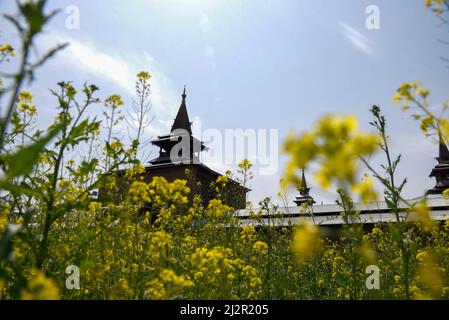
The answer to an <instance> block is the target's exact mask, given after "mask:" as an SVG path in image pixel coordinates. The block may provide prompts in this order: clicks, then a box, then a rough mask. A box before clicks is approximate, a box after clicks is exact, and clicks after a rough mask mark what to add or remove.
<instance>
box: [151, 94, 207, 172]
mask: <svg viewBox="0 0 449 320" xmlns="http://www.w3.org/2000/svg"><path fill="white" fill-rule="evenodd" d="M181 97H182V100H181V105H180V107H179V110H178V113H177V114H176V117H175V120H174V122H173V125H172V127H171V130H170V133H168V134H165V135H161V136H158V137H157V139H155V140H153V141H151V144H153V145H154V146H157V147H159V148H160V150H159V157H157V158H155V159H153V160H151V161H150V163H151V164H153V165H159V164H172V163H173V159H171V157H170V155H171V154H172V150H173V148H174V147H175V146H177V145H178V144H179V143H180V142H181V141H182V142H183V143H186V142H187V143H189V145H188V147H189V148H190V152H189V154H184V155H182V154H179V153H177V154H176V157H177V159H176V162H177V163H179V162H183V163H188V162H199V153H200V152H201V151H203V150H205V149H207V148H206V146H205V145H204V144H203V142H202V141H200V140H198V139H196V138H195V137H193V135H192V123H191V122H190V120H189V114H188V112H187V106H186V97H187V95H186V88H185V86H184V90H183V93H182V95H181ZM176 151H177V150H176ZM176 151H175V152H176Z"/></svg>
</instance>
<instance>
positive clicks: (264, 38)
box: [0, 0, 449, 202]
mask: <svg viewBox="0 0 449 320" xmlns="http://www.w3.org/2000/svg"><path fill="white" fill-rule="evenodd" d="M69 5H76V6H78V7H79V10H80V29H79V30H68V29H67V28H66V27H65V22H66V19H67V14H65V12H64V8H66V7H67V6H69ZM368 5H377V6H378V7H379V9H380V30H368V29H366V27H365V20H366V18H367V14H366V13H365V8H366V7H367V6H368ZM51 8H62V9H63V10H62V12H61V13H60V14H59V15H58V16H57V17H56V18H55V19H54V20H53V21H52V22H51V24H50V25H49V27H48V28H47V30H46V34H45V35H43V36H42V37H41V39H40V40H41V47H40V48H41V50H44V48H47V47H49V46H51V45H52V44H54V43H56V42H58V41H59V42H62V41H69V42H70V43H71V46H70V47H69V48H68V49H66V50H65V52H63V53H61V54H60V55H58V56H57V57H56V58H55V59H53V60H52V61H51V62H49V63H48V64H47V65H46V66H44V67H43V68H42V69H40V70H39V71H38V73H37V81H36V82H35V83H34V84H33V85H32V88H30V89H31V90H32V92H33V93H34V94H35V96H36V102H37V105H38V107H40V113H41V125H46V124H48V123H49V122H50V121H51V118H52V115H53V114H54V109H55V108H54V107H55V101H54V99H52V97H51V96H50V94H49V92H48V89H49V88H55V84H56V82H58V81H61V80H72V81H74V82H75V84H78V85H79V84H82V83H83V82H85V81H88V82H93V83H95V84H97V85H98V86H99V87H100V89H101V91H100V94H101V95H102V96H103V97H106V96H108V95H110V94H112V93H119V94H121V95H122V96H123V97H124V100H125V102H126V103H127V104H128V106H129V104H130V103H131V99H132V96H133V89H134V81H135V74H136V73H137V72H138V71H140V70H148V71H150V72H151V73H152V74H153V78H152V80H153V94H152V101H153V107H154V112H155V116H156V120H155V122H153V125H152V126H151V128H148V129H147V135H148V136H151V135H153V136H154V135H157V134H160V133H163V132H165V131H167V130H168V127H169V125H170V121H171V120H173V118H174V116H175V114H176V111H177V108H178V107H179V103H180V95H181V90H182V87H183V85H184V84H185V85H187V95H188V97H187V100H188V104H187V106H188V110H189V113H190V117H191V118H192V119H193V118H196V119H197V121H201V125H202V128H203V129H207V128H216V129H219V130H224V129H227V128H231V129H232V128H241V129H247V128H252V129H278V130H279V144H280V145H281V144H282V140H283V138H284V137H285V136H286V135H287V133H288V132H289V130H290V129H295V130H296V131H298V132H301V131H303V130H307V129H308V128H310V127H311V126H312V124H313V122H314V121H316V120H317V119H318V118H319V117H320V116H322V115H324V114H326V113H340V114H355V115H356V116H358V117H359V119H360V126H361V128H362V129H364V130H369V125H368V122H369V120H370V116H369V111H368V110H369V108H370V107H371V106H372V104H378V105H380V106H382V107H383V110H384V113H385V114H386V116H387V119H388V120H389V123H390V128H389V129H390V134H391V138H392V142H393V147H394V148H395V150H396V151H400V152H401V153H402V154H403V162H402V167H401V170H400V175H401V176H408V177H409V185H408V186H407V188H406V189H405V196H407V197H416V196H419V195H422V194H423V192H424V190H425V189H426V188H430V187H432V186H433V183H434V182H433V181H432V180H431V179H430V178H428V174H429V173H430V170H431V168H432V167H433V166H434V164H435V160H434V157H435V156H436V155H437V154H436V152H437V147H436V144H435V143H434V142H432V141H431V140H429V139H426V138H424V137H423V136H422V134H421V133H420V132H419V129H418V124H417V123H415V122H414V121H413V120H412V119H411V118H410V116H409V115H406V114H403V113H402V112H401V110H400V107H398V106H395V105H393V104H392V102H391V97H392V95H393V93H394V91H395V89H396V88H397V87H398V86H399V85H400V84H401V83H402V82H405V81H417V80H419V81H421V82H422V83H423V85H424V86H425V87H427V88H429V89H430V90H431V97H430V103H431V105H438V104H440V103H442V102H443V101H445V100H447V98H448V97H449V90H448V89H449V86H448V84H449V69H447V68H446V66H445V64H444V62H442V61H441V59H440V57H441V56H446V55H447V56H449V54H448V53H449V50H448V48H449V47H448V46H447V45H443V44H441V43H440V42H438V39H446V40H447V39H448V38H449V35H448V33H447V27H439V21H438V19H437V18H435V16H434V15H433V14H432V13H431V12H430V11H428V10H425V9H424V5H423V1H422V0H414V1H410V0H395V1H387V0H383V1H381V0H375V1H373V0H371V1H349V0H345V1H342V0H314V1H294V0H290V1H288V0H276V1H275V0H257V1H256V0H252V1H251V0H153V1H149V0H147V1H143V0H141V1H138V0H136V1H116V0H113V1H99V0H98V1H74V0H71V1H49V5H48V9H51ZM0 9H1V11H2V12H14V2H13V1H2V2H1V4H0ZM0 29H1V30H2V34H1V35H2V38H3V39H8V40H10V41H12V42H13V43H14V42H15V41H14V38H15V35H14V33H12V31H11V28H10V27H9V26H8V25H7V23H6V22H5V20H1V21H0ZM12 66H13V65H11V66H10V67H12ZM92 113H96V112H95V111H92ZM285 160H286V159H285V157H283V156H281V157H280V160H279V163H280V166H279V170H278V172H277V174H275V175H270V176H256V177H255V179H254V180H253V181H252V182H251V187H252V189H253V191H252V192H251V194H250V197H249V198H250V199H251V200H253V201H254V202H257V201H259V200H261V199H262V198H263V197H264V196H273V199H275V198H276V193H277V191H278V180H279V178H280V176H281V175H282V170H283V163H285ZM376 161H378V159H377V158H376V159H374V162H376ZM211 167H213V168H215V169H217V170H219V171H222V172H223V170H224V169H226V167H225V166H224V165H222V164H220V163H213V164H211ZM309 182H310V184H311V185H312V186H314V182H313V180H312V178H311V177H310V178H309ZM312 194H313V195H314V196H315V197H316V198H317V199H318V202H320V201H323V202H331V201H332V200H333V197H334V195H333V193H332V192H321V191H319V190H318V187H314V188H313V189H312ZM290 200H292V197H290Z"/></svg>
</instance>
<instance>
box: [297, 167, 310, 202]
mask: <svg viewBox="0 0 449 320" xmlns="http://www.w3.org/2000/svg"><path fill="white" fill-rule="evenodd" d="M298 191H299V194H300V195H299V196H298V197H296V199H295V200H294V202H295V203H296V204H297V205H298V206H301V205H302V204H303V203H308V204H309V205H312V204H314V203H315V201H314V200H313V198H312V197H311V196H310V194H309V191H310V188H309V187H307V181H306V176H305V174H304V168H303V169H302V177H301V181H300V182H299V185H298Z"/></svg>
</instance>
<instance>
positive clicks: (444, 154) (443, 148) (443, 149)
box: [438, 133, 449, 163]
mask: <svg viewBox="0 0 449 320" xmlns="http://www.w3.org/2000/svg"><path fill="white" fill-rule="evenodd" d="M438 139H439V145H440V149H439V152H438V162H439V163H448V162H449V150H448V149H447V145H446V143H445V142H444V139H443V136H442V135H441V133H439V134H438Z"/></svg>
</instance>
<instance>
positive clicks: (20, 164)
mask: <svg viewBox="0 0 449 320" xmlns="http://www.w3.org/2000/svg"><path fill="white" fill-rule="evenodd" d="M61 128H62V126H57V127H54V128H53V129H52V130H51V131H50V132H49V133H48V134H47V135H46V136H44V137H42V138H41V139H40V140H38V141H36V142H35V143H33V144H31V145H29V146H26V147H23V148H21V149H20V150H19V151H18V152H17V153H15V154H13V155H10V156H8V162H9V164H10V166H9V169H8V170H7V172H6V180H10V179H12V178H15V177H18V176H22V175H28V174H30V173H31V171H32V170H33V167H34V165H35V164H36V161H37V158H38V157H39V154H40V153H41V151H42V150H43V149H44V148H45V146H46V145H47V143H48V142H49V141H50V140H51V139H52V138H53V137H55V136H56V135H57V134H58V133H59V131H60V130H61Z"/></svg>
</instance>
